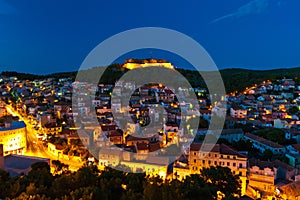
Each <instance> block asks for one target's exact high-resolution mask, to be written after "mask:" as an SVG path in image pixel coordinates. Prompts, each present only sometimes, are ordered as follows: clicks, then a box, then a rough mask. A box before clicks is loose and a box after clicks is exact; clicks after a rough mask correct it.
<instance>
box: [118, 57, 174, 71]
mask: <svg viewBox="0 0 300 200" xmlns="http://www.w3.org/2000/svg"><path fill="white" fill-rule="evenodd" d="M123 67H124V68H127V69H130V70H131V69H137V68H145V67H165V68H168V69H174V66H173V65H172V64H171V63H170V62H167V61H166V60H164V59H162V60H158V59H153V58H150V59H133V58H131V59H128V60H125V64H124V65H123Z"/></svg>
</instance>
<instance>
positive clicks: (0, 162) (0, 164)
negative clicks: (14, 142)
mask: <svg viewBox="0 0 300 200" xmlns="http://www.w3.org/2000/svg"><path fill="white" fill-rule="evenodd" d="M0 169H4V155H3V144H0Z"/></svg>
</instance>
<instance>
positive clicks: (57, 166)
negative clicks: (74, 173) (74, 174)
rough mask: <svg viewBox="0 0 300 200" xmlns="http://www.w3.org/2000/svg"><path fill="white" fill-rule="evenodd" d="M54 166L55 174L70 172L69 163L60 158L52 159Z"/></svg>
mask: <svg viewBox="0 0 300 200" xmlns="http://www.w3.org/2000/svg"><path fill="white" fill-rule="evenodd" d="M52 165H53V167H54V174H65V173H69V172H70V171H69V165H67V164H64V163H62V162H60V161H59V160H52Z"/></svg>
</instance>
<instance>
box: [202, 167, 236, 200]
mask: <svg viewBox="0 0 300 200" xmlns="http://www.w3.org/2000/svg"><path fill="white" fill-rule="evenodd" d="M200 175H201V177H202V178H203V179H204V181H205V183H206V184H208V185H209V186H210V187H212V188H213V187H216V188H217V191H220V192H221V193H223V194H224V195H225V198H230V197H233V196H236V195H240V194H241V182H240V179H239V176H238V175H233V174H232V173H231V170H230V169H229V168H228V167H221V166H217V167H210V168H203V169H202V170H200Z"/></svg>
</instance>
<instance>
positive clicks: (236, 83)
mask: <svg viewBox="0 0 300 200" xmlns="http://www.w3.org/2000/svg"><path fill="white" fill-rule="evenodd" d="M98 69H99V68H98V67H94V68H91V69H89V70H84V71H82V74H83V77H84V81H92V80H95V77H97V73H96V72H97V70H98ZM177 70H178V71H179V72H180V73H181V74H183V76H185V77H186V78H187V80H189V81H190V84H191V85H192V86H195V87H199V86H200V87H205V83H204V81H203V79H202V78H201V76H200V75H199V73H195V71H193V70H186V69H181V68H178V69H177ZM126 71H128V70H127V69H124V68H122V65H121V64H113V65H110V66H109V67H108V69H107V70H106V71H105V73H104V76H102V78H101V80H100V82H102V83H110V84H113V83H114V82H115V80H117V79H118V78H120V77H121V76H122V75H123V74H125V73H126ZM220 73H221V76H222V78H223V80H224V84H225V88H226V91H227V93H230V92H233V91H242V90H243V89H245V88H246V87H248V86H249V85H254V84H258V83H260V82H262V81H264V80H271V81H274V80H276V79H279V78H284V77H285V78H294V79H296V80H297V79H298V78H299V76H300V67H296V68H287V69H273V70H249V69H241V68H230V69H223V70H220ZM76 74H77V72H62V73H53V74H48V75H34V74H26V73H18V72H7V71H5V72H2V73H1V75H2V76H6V77H11V76H16V77H18V78H19V79H21V80H25V79H26V80H34V79H39V78H50V77H51V78H64V77H69V78H72V79H73V80H75V77H76Z"/></svg>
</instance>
